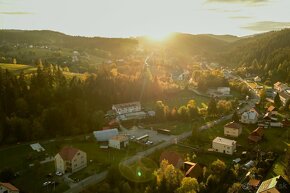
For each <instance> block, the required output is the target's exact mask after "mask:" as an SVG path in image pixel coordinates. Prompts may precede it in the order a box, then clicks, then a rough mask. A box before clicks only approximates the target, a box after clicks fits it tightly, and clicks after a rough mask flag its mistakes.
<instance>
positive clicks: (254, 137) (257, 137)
mask: <svg viewBox="0 0 290 193" xmlns="http://www.w3.org/2000/svg"><path fill="white" fill-rule="evenodd" d="M263 136H264V129H263V128H261V127H258V128H257V129H255V130H254V131H252V132H251V133H250V135H249V137H248V139H249V140H250V141H251V142H255V143H257V142H259V141H261V140H262V139H263Z"/></svg>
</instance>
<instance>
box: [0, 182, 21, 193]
mask: <svg viewBox="0 0 290 193" xmlns="http://www.w3.org/2000/svg"><path fill="white" fill-rule="evenodd" d="M0 186H3V187H5V188H6V189H8V190H10V191H19V190H18V188H16V187H15V186H13V185H12V184H10V183H4V182H0Z"/></svg>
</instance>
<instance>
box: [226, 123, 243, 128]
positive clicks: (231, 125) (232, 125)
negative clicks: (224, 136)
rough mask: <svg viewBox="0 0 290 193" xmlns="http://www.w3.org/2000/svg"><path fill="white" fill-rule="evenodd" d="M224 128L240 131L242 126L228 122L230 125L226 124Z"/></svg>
mask: <svg viewBox="0 0 290 193" xmlns="http://www.w3.org/2000/svg"><path fill="white" fill-rule="evenodd" d="M224 127H229V128H232V129H241V127H242V126H241V125H240V124H239V123H236V122H230V123H227V124H226V125H225V126H224Z"/></svg>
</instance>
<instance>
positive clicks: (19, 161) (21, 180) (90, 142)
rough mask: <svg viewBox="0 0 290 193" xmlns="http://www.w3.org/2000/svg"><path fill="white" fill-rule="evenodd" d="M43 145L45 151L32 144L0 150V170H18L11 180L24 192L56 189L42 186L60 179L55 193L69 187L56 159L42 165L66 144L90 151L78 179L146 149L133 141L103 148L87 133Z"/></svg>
mask: <svg viewBox="0 0 290 193" xmlns="http://www.w3.org/2000/svg"><path fill="white" fill-rule="evenodd" d="M40 144H41V145H42V146H43V147H44V149H45V151H44V152H36V151H34V150H32V149H31V148H30V146H29V144H27V145H18V146H16V147H12V148H8V149H2V150H0V155H1V158H2V157H5V159H0V170H2V169H3V168H11V169H12V170H13V171H14V172H17V173H18V174H19V176H17V177H16V178H15V179H14V180H13V181H12V182H13V184H15V185H16V186H17V187H18V188H19V189H21V190H23V191H25V192H44V191H45V190H46V189H50V188H54V186H51V185H49V186H46V187H45V188H46V189H44V188H43V183H44V182H46V181H54V180H55V181H57V182H58V183H57V184H58V185H56V189H55V192H63V191H64V190H65V189H67V186H66V185H65V183H64V182H63V179H62V178H61V177H57V176H55V175H54V173H55V168H54V167H55V166H54V162H48V163H45V164H40V161H42V160H44V159H45V158H46V157H49V156H55V155H56V153H57V152H58V151H59V150H60V149H61V148H62V147H63V146H73V147H76V148H79V149H81V150H83V151H85V152H86V153H87V160H88V167H87V168H85V169H83V170H81V171H79V172H77V173H75V174H73V175H72V176H71V178H78V179H84V178H86V177H88V176H90V175H92V174H95V173H98V172H101V171H103V170H105V169H107V168H108V167H109V166H110V165H111V164H119V162H120V161H121V160H124V159H126V158H128V157H130V156H132V155H134V154H135V153H136V152H137V151H140V150H145V149H146V148H147V147H144V146H142V145H140V144H137V143H130V145H129V146H128V147H127V148H126V149H124V150H117V149H100V148H99V144H98V143H97V142H96V141H95V139H94V138H93V137H92V136H90V138H89V139H86V138H85V137H84V136H78V137H74V138H66V139H56V140H51V141H47V142H45V143H40ZM29 164H34V166H30V167H29ZM49 173H51V174H52V176H53V177H52V178H47V175H48V174H49ZM28 190H30V191H28Z"/></svg>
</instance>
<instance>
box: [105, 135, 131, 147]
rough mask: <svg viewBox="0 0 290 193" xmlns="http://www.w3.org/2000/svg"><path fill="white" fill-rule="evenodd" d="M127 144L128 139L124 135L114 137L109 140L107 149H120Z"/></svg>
mask: <svg viewBox="0 0 290 193" xmlns="http://www.w3.org/2000/svg"><path fill="white" fill-rule="evenodd" d="M128 144H129V138H128V136H126V135H116V136H113V137H112V138H111V139H110V140H109V147H112V148H116V149H122V148H125V147H127V145H128Z"/></svg>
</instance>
